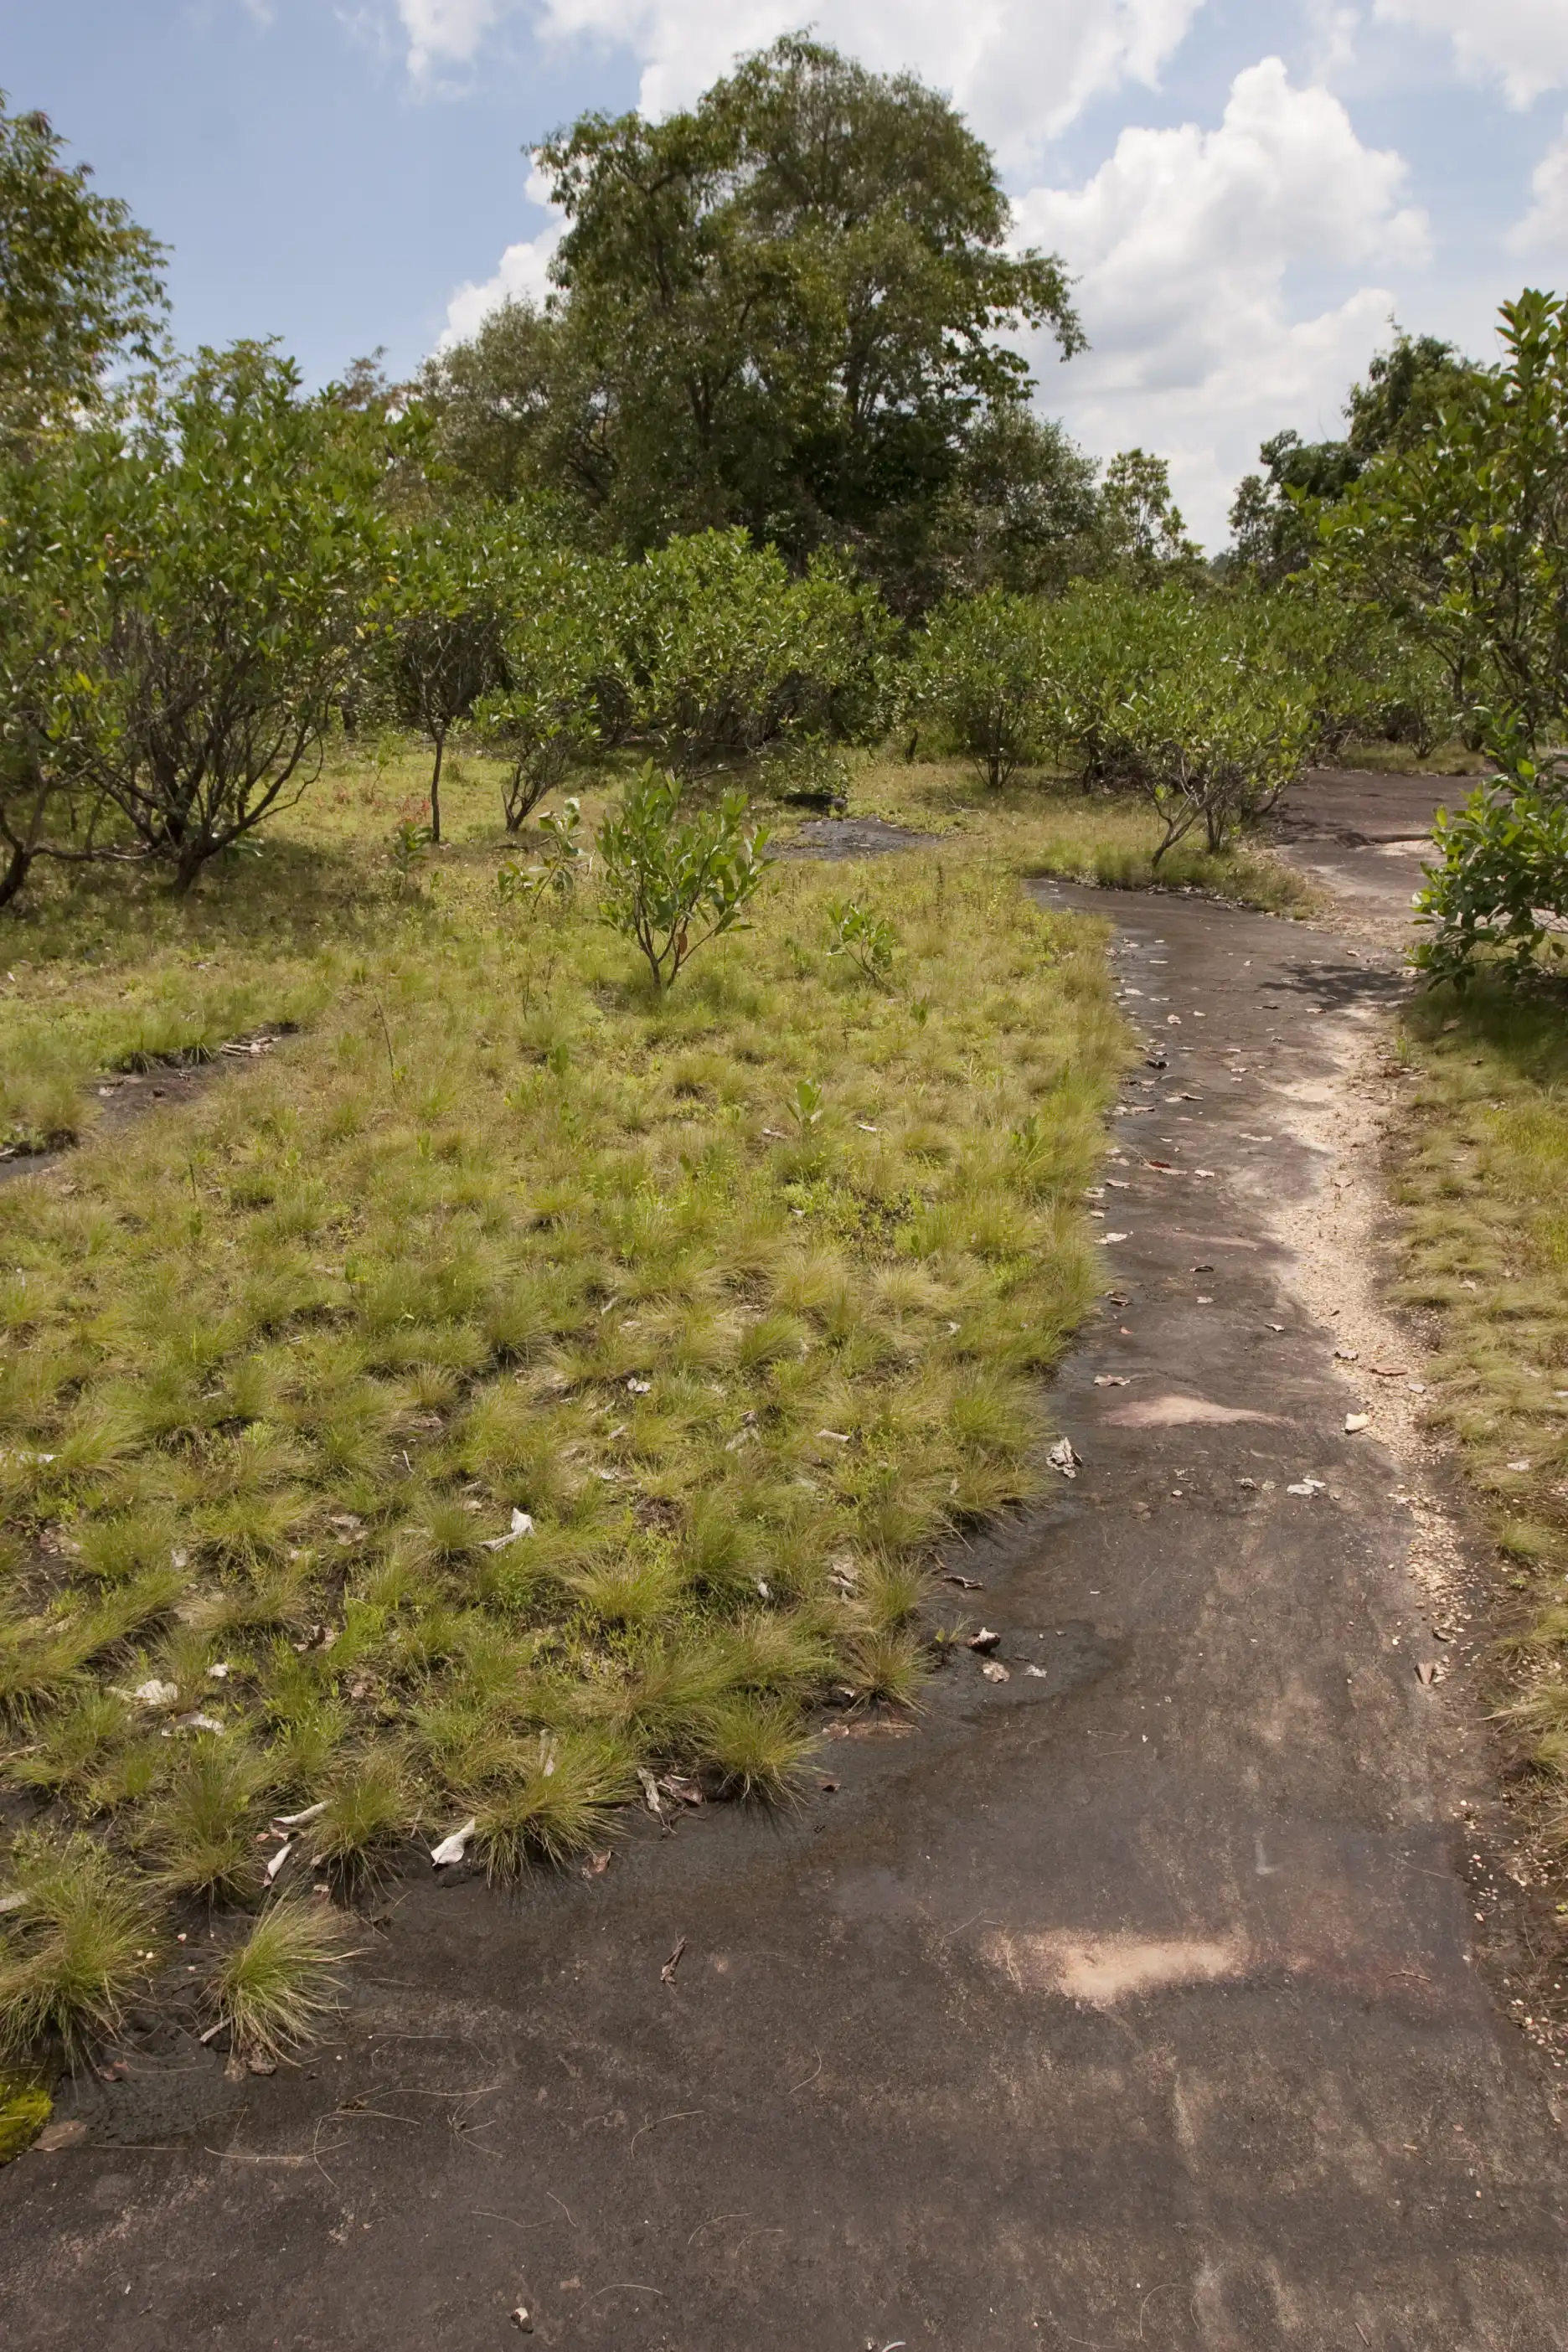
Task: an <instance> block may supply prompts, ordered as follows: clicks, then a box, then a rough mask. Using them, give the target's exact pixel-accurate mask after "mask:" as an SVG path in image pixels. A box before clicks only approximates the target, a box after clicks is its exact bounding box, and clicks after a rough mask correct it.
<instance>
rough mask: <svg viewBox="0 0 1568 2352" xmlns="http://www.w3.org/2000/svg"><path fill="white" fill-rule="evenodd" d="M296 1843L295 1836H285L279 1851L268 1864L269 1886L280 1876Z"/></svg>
mask: <svg viewBox="0 0 1568 2352" xmlns="http://www.w3.org/2000/svg"><path fill="white" fill-rule="evenodd" d="M295 1843H296V1841H295V1840H294V1839H293V1838H285V1839H284V1841H283V1843H282V1844H281V1845H280V1846H279V1849H278V1851H277V1853H275V1854H274V1855H273V1857H272V1859H271V1861H270V1862H269V1863H268V1865H267V1884H268V1886H270V1885H272V1883H273V1881H274V1879H275V1878H276V1877H277V1876H278V1874H279V1871H280V1870H281V1869H282V1867H283V1865H284V1864H285V1863H286V1862H287V1861H288V1859H289V1855H290V1854H291V1853H293V1851H294V1847H295Z"/></svg>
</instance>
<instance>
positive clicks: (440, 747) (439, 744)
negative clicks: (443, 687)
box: [430, 728, 447, 848]
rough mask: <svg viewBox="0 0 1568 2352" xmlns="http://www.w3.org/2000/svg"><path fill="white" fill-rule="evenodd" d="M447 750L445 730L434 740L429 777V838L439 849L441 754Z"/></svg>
mask: <svg viewBox="0 0 1568 2352" xmlns="http://www.w3.org/2000/svg"><path fill="white" fill-rule="evenodd" d="M446 748H447V730H446V729H445V728H443V729H442V730H441V732H440V734H439V735H437V738H436V765H435V768H434V770H433V771H432V772H431V777H430V838H431V840H432V841H433V842H434V843H435V844H436V845H437V848H439V846H440V843H441V754H442V753H443V752H444V751H445V750H446Z"/></svg>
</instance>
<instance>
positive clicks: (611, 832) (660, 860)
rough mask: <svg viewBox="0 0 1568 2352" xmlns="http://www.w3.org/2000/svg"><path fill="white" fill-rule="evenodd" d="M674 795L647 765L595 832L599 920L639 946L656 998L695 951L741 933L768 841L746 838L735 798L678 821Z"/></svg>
mask: <svg viewBox="0 0 1568 2352" xmlns="http://www.w3.org/2000/svg"><path fill="white" fill-rule="evenodd" d="M680 791H681V788H680V782H679V778H678V777H675V776H671V775H661V774H660V773H659V772H658V769H657V768H656V767H655V766H654V764H653V761H651V760H650V761H647V763H646V765H645V766H644V767H642V768H641V769H639V771H638V772H637V774H636V775H635V776H634V777H633V778H632V780H631V782H630V783H629V784H628V785H627V786H626V796H625V798H624V800H623V801H622V803H621V806H620V809H619V811H618V812H617V813H616V814H612V815H610V816H607V817H606V818H605V821H604V823H603V824H601V825H600V827H599V833H598V849H599V856H600V859H601V861H602V862H603V866H604V870H605V890H604V898H603V901H602V912H603V915H604V919H605V922H607V923H608V924H609V925H610V927H611V929H614V930H617V931H619V932H620V933H621V935H622V937H623V938H625V939H628V940H634V941H635V942H636V944H637V948H638V950H639V951H640V952H641V955H642V958H643V961H644V962H645V963H646V964H647V968H648V971H649V973H650V974H651V976H652V979H653V982H654V986H655V987H656V988H657V989H658V992H659V994H660V995H661V996H662V995H664V994H665V992H667V991H668V989H669V988H671V987H672V986H673V985H674V983H675V981H676V979H677V978H678V976H679V972H680V970H681V967H682V965H683V964H685V963H687V962H688V961H689V960H690V958H691V957H692V956H694V955H695V954H696V952H697V950H698V949H699V948H700V947H703V946H705V945H706V944H707V942H708V941H709V940H716V939H719V938H721V936H722V934H723V933H724V932H726V931H731V930H735V929H744V928H745V925H744V915H745V910H746V908H747V906H748V905H749V904H750V902H751V900H752V898H755V896H756V894H757V892H758V890H759V889H760V888H761V887H762V883H763V876H764V875H765V873H766V872H767V869H768V864H769V860H768V859H767V858H766V857H764V856H763V848H764V845H765V844H766V841H767V835H766V833H765V832H763V831H761V830H758V831H755V832H750V833H749V832H747V830H746V827H745V819H746V803H745V800H744V797H743V796H742V794H741V793H725V795H724V797H723V799H722V801H721V803H720V804H719V807H718V809H717V810H715V811H712V812H705V813H703V814H700V815H698V816H692V817H689V818H687V819H686V820H685V821H684V822H682V821H681V817H680Z"/></svg>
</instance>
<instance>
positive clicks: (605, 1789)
mask: <svg viewBox="0 0 1568 2352" xmlns="http://www.w3.org/2000/svg"><path fill="white" fill-rule="evenodd" d="M635 1785H636V1776H635V1774H634V1772H633V1770H632V1766H631V1761H630V1759H629V1757H628V1756H627V1755H626V1753H625V1751H624V1750H623V1749H621V1748H619V1747H618V1746H617V1745H616V1743H615V1742H614V1741H611V1740H607V1739H602V1738H593V1737H591V1736H588V1735H585V1734H584V1733H581V1732H578V1733H573V1732H560V1733H556V1732H542V1733H541V1734H540V1737H539V1738H538V1740H537V1741H536V1742H533V1743H531V1744H530V1745H529V1746H528V1747H526V1748H522V1749H521V1751H520V1752H519V1754H518V1755H517V1756H516V1757H515V1758H514V1759H511V1769H510V1773H508V1774H507V1775H506V1776H505V1777H504V1778H503V1779H502V1780H501V1781H500V1786H499V1787H496V1788H493V1789H491V1790H487V1791H486V1792H485V1793H484V1795H483V1796H482V1798H481V1799H480V1801H479V1810H478V1811H477V1813H476V1815H475V1819H476V1821H477V1822H478V1824H479V1826H478V1829H477V1831H476V1833H475V1840H474V1843H475V1846H476V1849H477V1852H478V1855H479V1860H480V1861H481V1862H482V1863H483V1864H484V1866H485V1871H486V1874H487V1875H488V1876H489V1878H491V1879H492V1880H494V1879H505V1878H516V1877H517V1876H518V1875H519V1874H521V1872H522V1871H523V1870H525V1869H526V1868H527V1866H528V1864H530V1863H531V1862H543V1863H552V1864H557V1865H558V1864H562V1863H564V1862H569V1861H570V1860H571V1859H572V1857H573V1855H574V1854H578V1853H586V1852H587V1850H588V1849H589V1847H590V1846H593V1845H595V1844H598V1843H600V1842H601V1841H602V1840H603V1839H604V1838H605V1836H606V1835H607V1834H608V1832H609V1829H610V1825H611V1822H612V1819H613V1817H614V1814H615V1811H616V1807H617V1806H619V1805H620V1804H621V1803H623V1802H624V1801H625V1800H626V1797H627V1796H628V1794H630V1792H631V1790H633V1788H634V1787H635Z"/></svg>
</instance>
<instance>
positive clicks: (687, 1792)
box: [658, 1772, 702, 1805]
mask: <svg viewBox="0 0 1568 2352" xmlns="http://www.w3.org/2000/svg"><path fill="white" fill-rule="evenodd" d="M658 1785H659V1787H660V1788H661V1789H662V1790H664V1792H665V1794H666V1795H667V1796H670V1797H679V1800H680V1802H681V1803H682V1804H683V1805H700V1803H701V1802H702V1790H701V1789H700V1787H699V1785H698V1783H697V1782H696V1781H695V1780H689V1779H688V1778H687V1776H686V1775H685V1773H683V1772H667V1773H666V1774H665V1776H664V1778H663V1780H661V1781H660V1782H659V1784H658Z"/></svg>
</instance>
